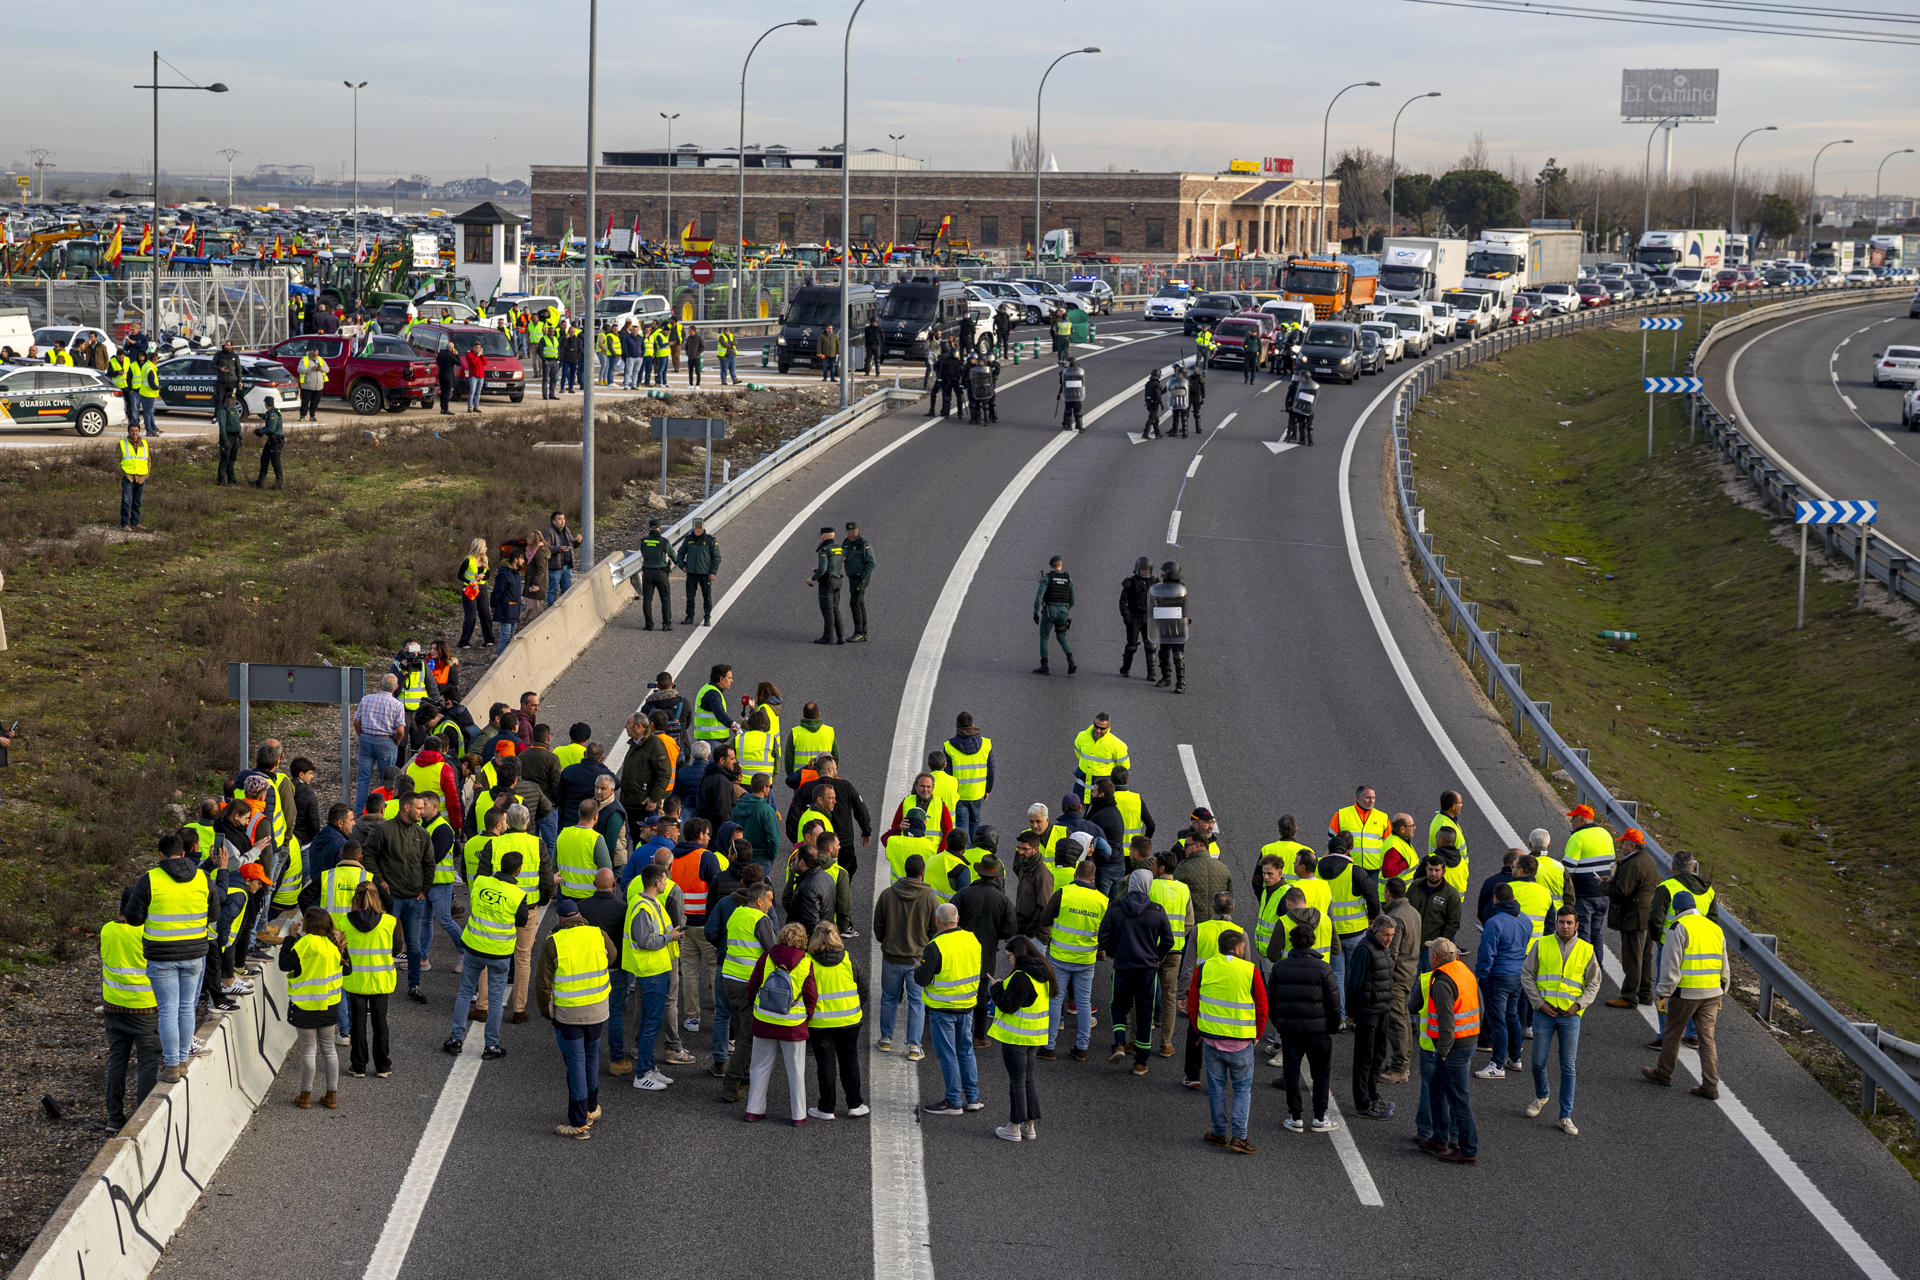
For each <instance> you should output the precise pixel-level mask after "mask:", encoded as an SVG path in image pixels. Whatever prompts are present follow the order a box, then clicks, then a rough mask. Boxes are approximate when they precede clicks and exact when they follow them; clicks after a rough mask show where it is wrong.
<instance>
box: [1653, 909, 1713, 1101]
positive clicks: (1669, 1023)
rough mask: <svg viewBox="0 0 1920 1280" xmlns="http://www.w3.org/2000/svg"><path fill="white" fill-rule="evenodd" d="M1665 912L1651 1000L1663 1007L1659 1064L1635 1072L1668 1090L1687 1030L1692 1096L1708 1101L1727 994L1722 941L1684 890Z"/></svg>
mask: <svg viewBox="0 0 1920 1280" xmlns="http://www.w3.org/2000/svg"><path fill="white" fill-rule="evenodd" d="M1671 910H1672V913H1673V923H1672V924H1670V925H1668V926H1667V934H1666V937H1665V939H1664V940H1663V941H1662V942H1661V944H1660V945H1661V954H1660V981H1659V982H1658V983H1657V984H1656V985H1655V986H1654V994H1655V995H1657V996H1658V997H1660V999H1662V1000H1664V1001H1666V1002H1667V1008H1666V1025H1665V1027H1664V1029H1663V1030H1662V1032H1661V1042H1660V1061H1659V1063H1658V1064H1657V1065H1655V1066H1651V1067H1642V1068H1640V1073H1641V1074H1642V1075H1644V1076H1645V1077H1646V1078H1647V1079H1648V1080H1651V1081H1652V1082H1653V1083H1654V1084H1658V1085H1671V1084H1672V1083H1673V1071H1674V1067H1675V1066H1676V1065H1677V1063H1678V1062H1679V1059H1680V1045H1681V1043H1682V1041H1683V1040H1684V1039H1685V1038H1686V1028H1687V1027H1688V1026H1689V1025H1691V1026H1692V1027H1693V1028H1694V1029H1695V1036H1696V1040H1695V1043H1696V1044H1697V1046H1698V1048H1699V1050H1700V1083H1699V1084H1697V1085H1695V1086H1694V1087H1693V1089H1692V1093H1693V1094H1694V1095H1695V1096H1696V1097H1701V1098H1707V1099H1710V1100H1711V1099H1715V1098H1718V1097H1719V1096H1720V1055H1719V1051H1718V1048H1717V1046H1716V1044H1715V1041H1714V1024H1715V1022H1716V1021H1717V1020H1718V1019H1719V1017H1720V1002H1721V1001H1722V1000H1723V999H1724V998H1725V997H1726V994H1727V986H1728V969H1727V935H1726V932H1725V931H1724V930H1723V929H1721V927H1720V926H1719V925H1718V924H1716V923H1714V922H1713V921H1712V920H1709V919H1707V917H1705V916H1703V915H1701V914H1700V911H1699V904H1698V902H1697V901H1696V899H1695V898H1694V896H1693V894H1692V893H1691V892H1689V891H1688V890H1685V889H1682V890H1681V891H1680V892H1679V893H1676V894H1674V895H1673V897H1672V903H1671Z"/></svg>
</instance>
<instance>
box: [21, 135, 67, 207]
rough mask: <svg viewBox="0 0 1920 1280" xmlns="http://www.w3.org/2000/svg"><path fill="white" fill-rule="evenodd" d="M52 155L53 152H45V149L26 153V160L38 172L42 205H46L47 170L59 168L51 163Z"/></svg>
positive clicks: (37, 148)
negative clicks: (30, 162)
mask: <svg viewBox="0 0 1920 1280" xmlns="http://www.w3.org/2000/svg"><path fill="white" fill-rule="evenodd" d="M54 155H55V153H54V152H52V151H49V150H47V149H46V148H45V147H35V148H34V149H33V150H32V151H29V152H28V153H27V159H28V160H30V161H32V163H33V167H34V168H36V169H38V170H39V171H40V201H41V203H42V204H44V203H46V199H47V170H49V169H58V168H59V167H60V166H59V165H57V164H55V163H54V162H53V157H54Z"/></svg>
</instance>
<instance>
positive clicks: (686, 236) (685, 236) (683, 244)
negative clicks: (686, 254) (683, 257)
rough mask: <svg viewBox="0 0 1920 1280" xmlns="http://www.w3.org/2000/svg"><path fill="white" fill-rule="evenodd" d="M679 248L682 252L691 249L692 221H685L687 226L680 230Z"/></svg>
mask: <svg viewBox="0 0 1920 1280" xmlns="http://www.w3.org/2000/svg"><path fill="white" fill-rule="evenodd" d="M680 248H681V249H682V250H683V251H684V250H687V249H691V248H693V219H692V218H688V219H687V225H686V226H684V227H682V228H681V229H680Z"/></svg>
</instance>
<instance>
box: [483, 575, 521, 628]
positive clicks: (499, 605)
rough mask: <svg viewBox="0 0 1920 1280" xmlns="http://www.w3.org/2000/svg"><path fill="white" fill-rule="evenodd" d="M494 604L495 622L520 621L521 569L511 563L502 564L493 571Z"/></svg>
mask: <svg viewBox="0 0 1920 1280" xmlns="http://www.w3.org/2000/svg"><path fill="white" fill-rule="evenodd" d="M489 603H490V604H491V605H492V606H493V620H494V621H495V622H519V621H520V571H519V570H518V569H515V568H514V567H512V566H511V565H504V564H503V565H500V566H498V567H496V568H495V569H494V571H493V598H492V599H491V601H489Z"/></svg>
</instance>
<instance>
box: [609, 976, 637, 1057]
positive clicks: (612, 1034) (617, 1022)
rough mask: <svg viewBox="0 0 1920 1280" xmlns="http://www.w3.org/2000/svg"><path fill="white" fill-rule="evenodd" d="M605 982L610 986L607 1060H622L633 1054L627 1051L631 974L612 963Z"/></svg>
mask: <svg viewBox="0 0 1920 1280" xmlns="http://www.w3.org/2000/svg"><path fill="white" fill-rule="evenodd" d="M607 982H608V984H609V985H610V986H611V987H612V990H611V991H609V992H608V993H607V1061H609V1062H623V1061H625V1060H626V1059H627V1058H630V1057H632V1056H633V1055H632V1054H630V1053H628V1052H627V991H628V988H630V987H631V986H632V985H633V975H632V974H630V973H628V972H627V971H626V970H625V969H622V968H621V967H620V966H619V965H614V966H613V967H612V968H611V969H609V970H608V971H607Z"/></svg>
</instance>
